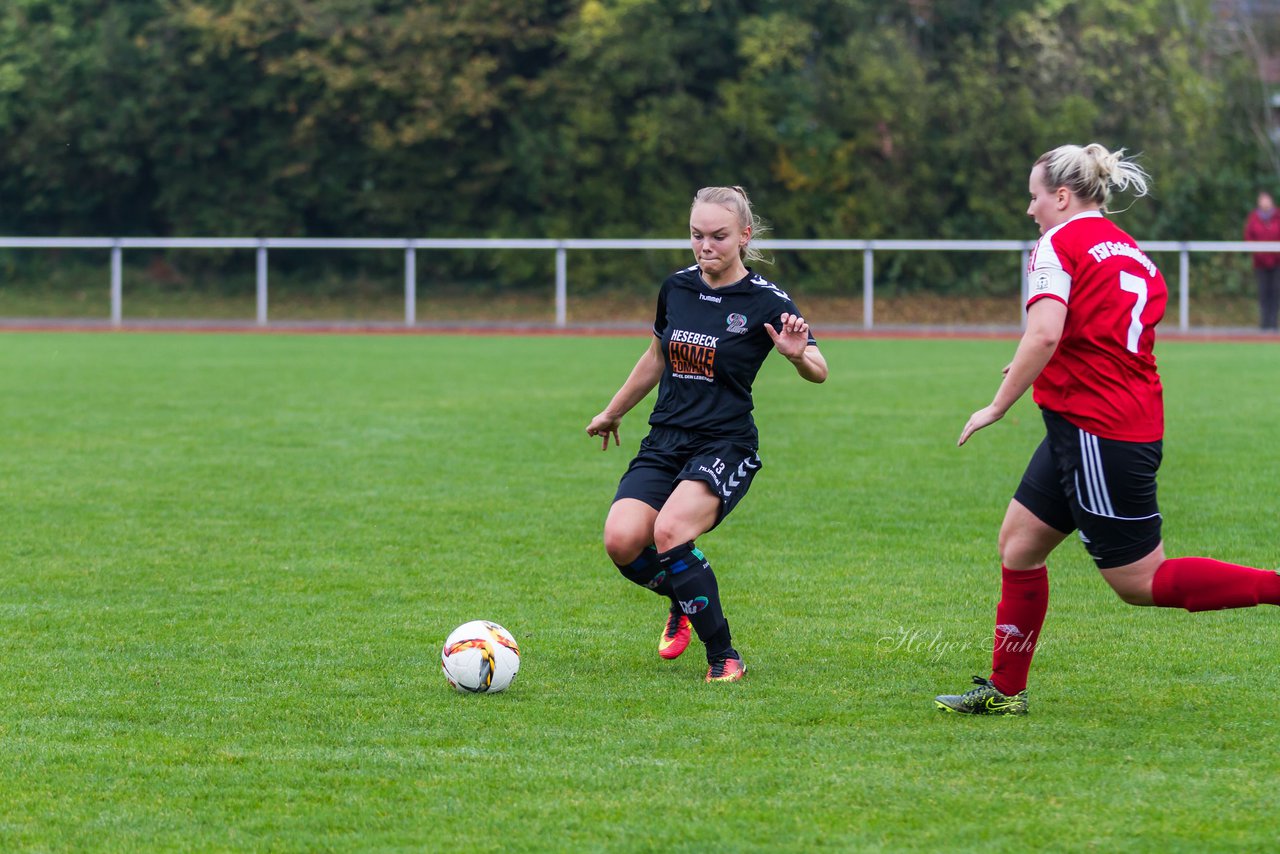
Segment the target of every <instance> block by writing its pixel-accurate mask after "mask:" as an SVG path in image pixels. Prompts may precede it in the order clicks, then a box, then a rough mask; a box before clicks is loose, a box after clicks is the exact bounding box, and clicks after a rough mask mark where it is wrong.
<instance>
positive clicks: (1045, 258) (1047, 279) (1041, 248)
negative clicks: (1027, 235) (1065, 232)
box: [1027, 225, 1071, 305]
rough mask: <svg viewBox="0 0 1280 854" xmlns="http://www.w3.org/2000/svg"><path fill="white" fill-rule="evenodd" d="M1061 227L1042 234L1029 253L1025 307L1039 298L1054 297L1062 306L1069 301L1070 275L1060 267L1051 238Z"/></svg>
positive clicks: (1060, 261)
mask: <svg viewBox="0 0 1280 854" xmlns="http://www.w3.org/2000/svg"><path fill="white" fill-rule="evenodd" d="M1061 227H1062V226H1061V225H1059V226H1056V227H1054V228H1051V229H1049V230H1048V231H1046V232H1045V233H1044V236H1043V237H1041V238H1040V240H1039V242H1037V243H1036V247H1035V249H1034V250H1032V252H1031V262H1030V263H1029V264H1028V265H1027V305H1031V303H1033V302H1035V301H1036V300H1038V299H1040V298H1041V297H1054V298H1055V299H1058V300H1060V301H1062V303H1063V304H1068V305H1069V304H1070V301H1071V274H1070V273H1068V272H1067V271H1066V270H1065V269H1063V266H1062V259H1061V258H1059V257H1058V251H1057V250H1056V249H1055V248H1054V246H1053V236H1054V234H1055V233H1057V231H1058V229H1060V228H1061Z"/></svg>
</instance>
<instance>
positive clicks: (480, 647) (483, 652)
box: [440, 620, 520, 694]
mask: <svg viewBox="0 0 1280 854" xmlns="http://www.w3.org/2000/svg"><path fill="white" fill-rule="evenodd" d="M440 666H441V667H442V668H443V669H444V678H445V679H448V680H449V684H450V685H452V686H453V687H454V688H456V689H458V690H459V691H464V692H467V693H470V694H496V693H497V692H499V691H505V690H506V689H507V686H509V685H510V684H511V680H512V679H515V678H516V673H518V672H519V671H520V647H519V646H518V645H517V644H516V639H515V638H514V637H512V636H511V632H509V631H507V630H506V629H504V628H503V627H502V626H500V625H498V624H497V623H492V622H489V621H488V620H472V621H471V622H469V623H463V624H462V625H460V626H458V627H457V628H456V629H454V630H453V631H452V632H450V634H449V637H448V638H447V639H446V640H445V642H444V649H443V650H441V652H440Z"/></svg>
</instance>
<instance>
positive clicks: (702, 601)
mask: <svg viewBox="0 0 1280 854" xmlns="http://www.w3.org/2000/svg"><path fill="white" fill-rule="evenodd" d="M709 601H710V600H708V599H707V597H706V596H699V597H697V598H696V599H694V600H693V601H692V602H686V601H684V600H683V599H681V600H680V610H681V611H684V612H685V613H686V614H691V615H692V614H696V613H698V612H699V611H701V610H702V609H703V608H705V607H707V605H708V604H709Z"/></svg>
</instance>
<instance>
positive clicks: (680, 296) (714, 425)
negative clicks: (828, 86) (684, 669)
mask: <svg viewBox="0 0 1280 854" xmlns="http://www.w3.org/2000/svg"><path fill="white" fill-rule="evenodd" d="M759 227H760V226H759V221H758V220H757V219H756V218H755V217H754V216H753V215H752V213H751V204H750V202H749V200H748V199H747V194H746V191H745V190H743V189H742V188H741V187H705V188H703V189H701V190H699V191H698V193H697V195H695V196H694V198H693V207H692V209H691V210H690V212H689V236H690V241H691V243H692V244H693V254H694V257H695V259H696V260H697V263H696V264H695V265H694V266H692V267H689V268H688V269H685V270H681V271H679V272H677V273H674V274H673V275H671V276H669V277H668V278H667V280H666V281H665V282H663V283H662V289H661V290H660V291H659V293H658V312H657V317H656V319H655V321H654V324H653V335H654V337H653V340H651V341H650V342H649V348H648V349H647V350H646V351H645V353H644V355H643V356H641V357H640V361H638V362H637V363H636V366H635V368H633V369H632V371H631V375H630V376H629V377H627V381H626V382H625V383H623V385H622V388H621V389H619V390H618V393H617V394H615V395H614V396H613V400H611V401H610V402H609V405H608V406H607V407H605V409H604V411H603V412H601V413H600V414H599V415H597V416H596V417H595V418H593V419H591V423H590V424H588V425H587V433H588V435H591V436H600V437H602V438H603V444H602V447H601V450H604V449H607V448H608V447H609V437H610V436H611V435H612V436H613V441H614V444H615V445H617V444H619V439H618V426H619V424H620V423H621V422H622V417H623V416H624V415H625V414H626V413H627V412H629V411H630V410H631V408H632V407H634V406H635V405H636V404H637V403H639V402H640V401H641V400H643V399H644V398H645V396H646V395H647V394H648V393H649V392H650V391H652V390H653V387H654V386H655V385H656V386H658V401H657V403H656V404H655V405H654V408H653V414H652V415H651V416H650V417H649V424H650V426H651V428H652V429H651V430H650V432H649V435H648V436H647V437H645V439H644V440H643V441H642V442H641V443H640V451H639V453H637V454H636V457H635V459H633V460H632V461H631V465H630V466H629V467H628V468H627V471H626V473H625V474H624V475H623V476H622V481H621V483H619V484H618V491H617V494H616V495H615V496H614V500H613V506H612V507H611V508H610V510H609V516H608V518H607V519H606V520H605V523H604V547H605V551H607V552H608V553H609V557H610V558H611V559H612V560H613V562H614V563H615V564H616V565H617V567H618V569H619V571H621V573H622V574H623V575H624V576H625V577H626V578H627V579H628V580H629V581H633V582H635V583H636V584H639V585H640V586H641V587H647V588H648V589H650V590H652V591H654V592H655V593H657V594H659V595H661V596H665V597H668V598H669V599H670V600H671V608H670V612H669V615H668V617H667V620H666V624H665V627H664V628H663V631H662V636H661V638H660V639H659V641H658V654H659V655H660V656H662V657H663V658H665V659H673V658H676V657H677V656H679V655H680V653H682V652H684V650H685V647H687V646H688V645H689V628H690V625H691V624H692V627H693V629H694V631H696V632H697V633H698V638H699V639H700V640H701V641H702V642H703V643H704V644H706V647H707V663H708V665H709V668H708V670H707V681H708V682H736V681H738V680H739V679H741V678H742V675H743V673H745V672H746V665H745V664H743V663H742V656H740V655H739V654H738V652H737V650H735V649H734V648H733V643H732V640H731V639H730V636H729V624H728V622H727V621H726V620H725V618H724V612H723V611H722V609H721V607H720V594H719V589H718V587H717V584H716V576H715V573H713V572H712V571H711V565H710V564H709V563H708V562H707V559H706V557H705V556H704V555H703V554H702V552H701V551H699V550H698V549H697V547H695V546H694V541H695V540H696V539H697V538H698V537H699V536H701V535H702V534H704V533H706V532H707V531H710V530H711V529H712V528H714V527H715V526H716V525H718V524H720V522H721V521H722V520H723V519H724V517H725V516H727V515H728V514H729V512H730V511H731V510H733V508H734V507H735V506H736V505H737V503H738V502H739V501H740V500H741V499H742V496H743V495H745V494H746V492H747V488H748V487H749V486H750V485H751V479H752V477H754V475H755V473H756V472H757V471H758V470H759V469H760V465H761V463H760V458H759V457H758V456H757V455H756V447H757V444H758V438H757V434H756V427H755V422H754V421H753V420H752V418H751V409H752V401H751V384H752V382H753V381H754V380H755V377H756V373H757V372H758V371H759V370H760V366H761V365H762V364H763V363H764V359H765V357H766V356H768V355H769V353H770V351H772V350H774V349H775V348H776V349H777V351H778V352H779V353H781V354H782V355H783V356H785V357H786V358H787V359H789V360H790V361H791V363H792V364H794V365H795V367H796V372H797V373H799V374H800V376H802V377H804V378H805V379H806V380H809V381H810V382H815V383H820V382H822V381H823V380H825V379H826V378H827V363H826V360H825V359H823V357H822V354H821V353H820V352H819V351H818V347H817V344H816V342H815V341H814V340H813V337H812V336H811V335H810V334H809V324H807V323H805V321H804V318H803V317H801V316H800V312H799V310H798V309H797V308H796V306H795V303H793V302H792V301H791V298H790V297H789V296H787V295H786V294H785V293H784V292H782V291H781V290H779V289H778V288H777V286H775V285H773V284H772V283H770V282H768V281H766V280H765V279H763V278H762V277H760V276H759V275H757V274H755V273H753V272H752V271H751V270H750V269H748V268H747V266H746V262H747V261H749V260H755V259H757V258H758V257H759V256H758V255H757V254H756V252H755V251H754V250H753V248H752V247H751V245H750V244H751V238H752V237H753V235H754V234H755V232H756V231H758V230H759Z"/></svg>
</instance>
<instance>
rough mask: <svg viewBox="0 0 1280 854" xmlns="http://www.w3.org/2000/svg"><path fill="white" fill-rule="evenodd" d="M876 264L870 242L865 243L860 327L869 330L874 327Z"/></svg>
mask: <svg viewBox="0 0 1280 854" xmlns="http://www.w3.org/2000/svg"><path fill="white" fill-rule="evenodd" d="M875 271H876V262H875V259H874V258H873V257H872V251H871V241H870V240H868V241H867V248H866V249H863V250H862V327H863V328H864V329H870V328H871V327H872V326H874V325H875V320H876V318H875V313H876V300H875V290H876V286H875V278H876V272H875Z"/></svg>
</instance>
